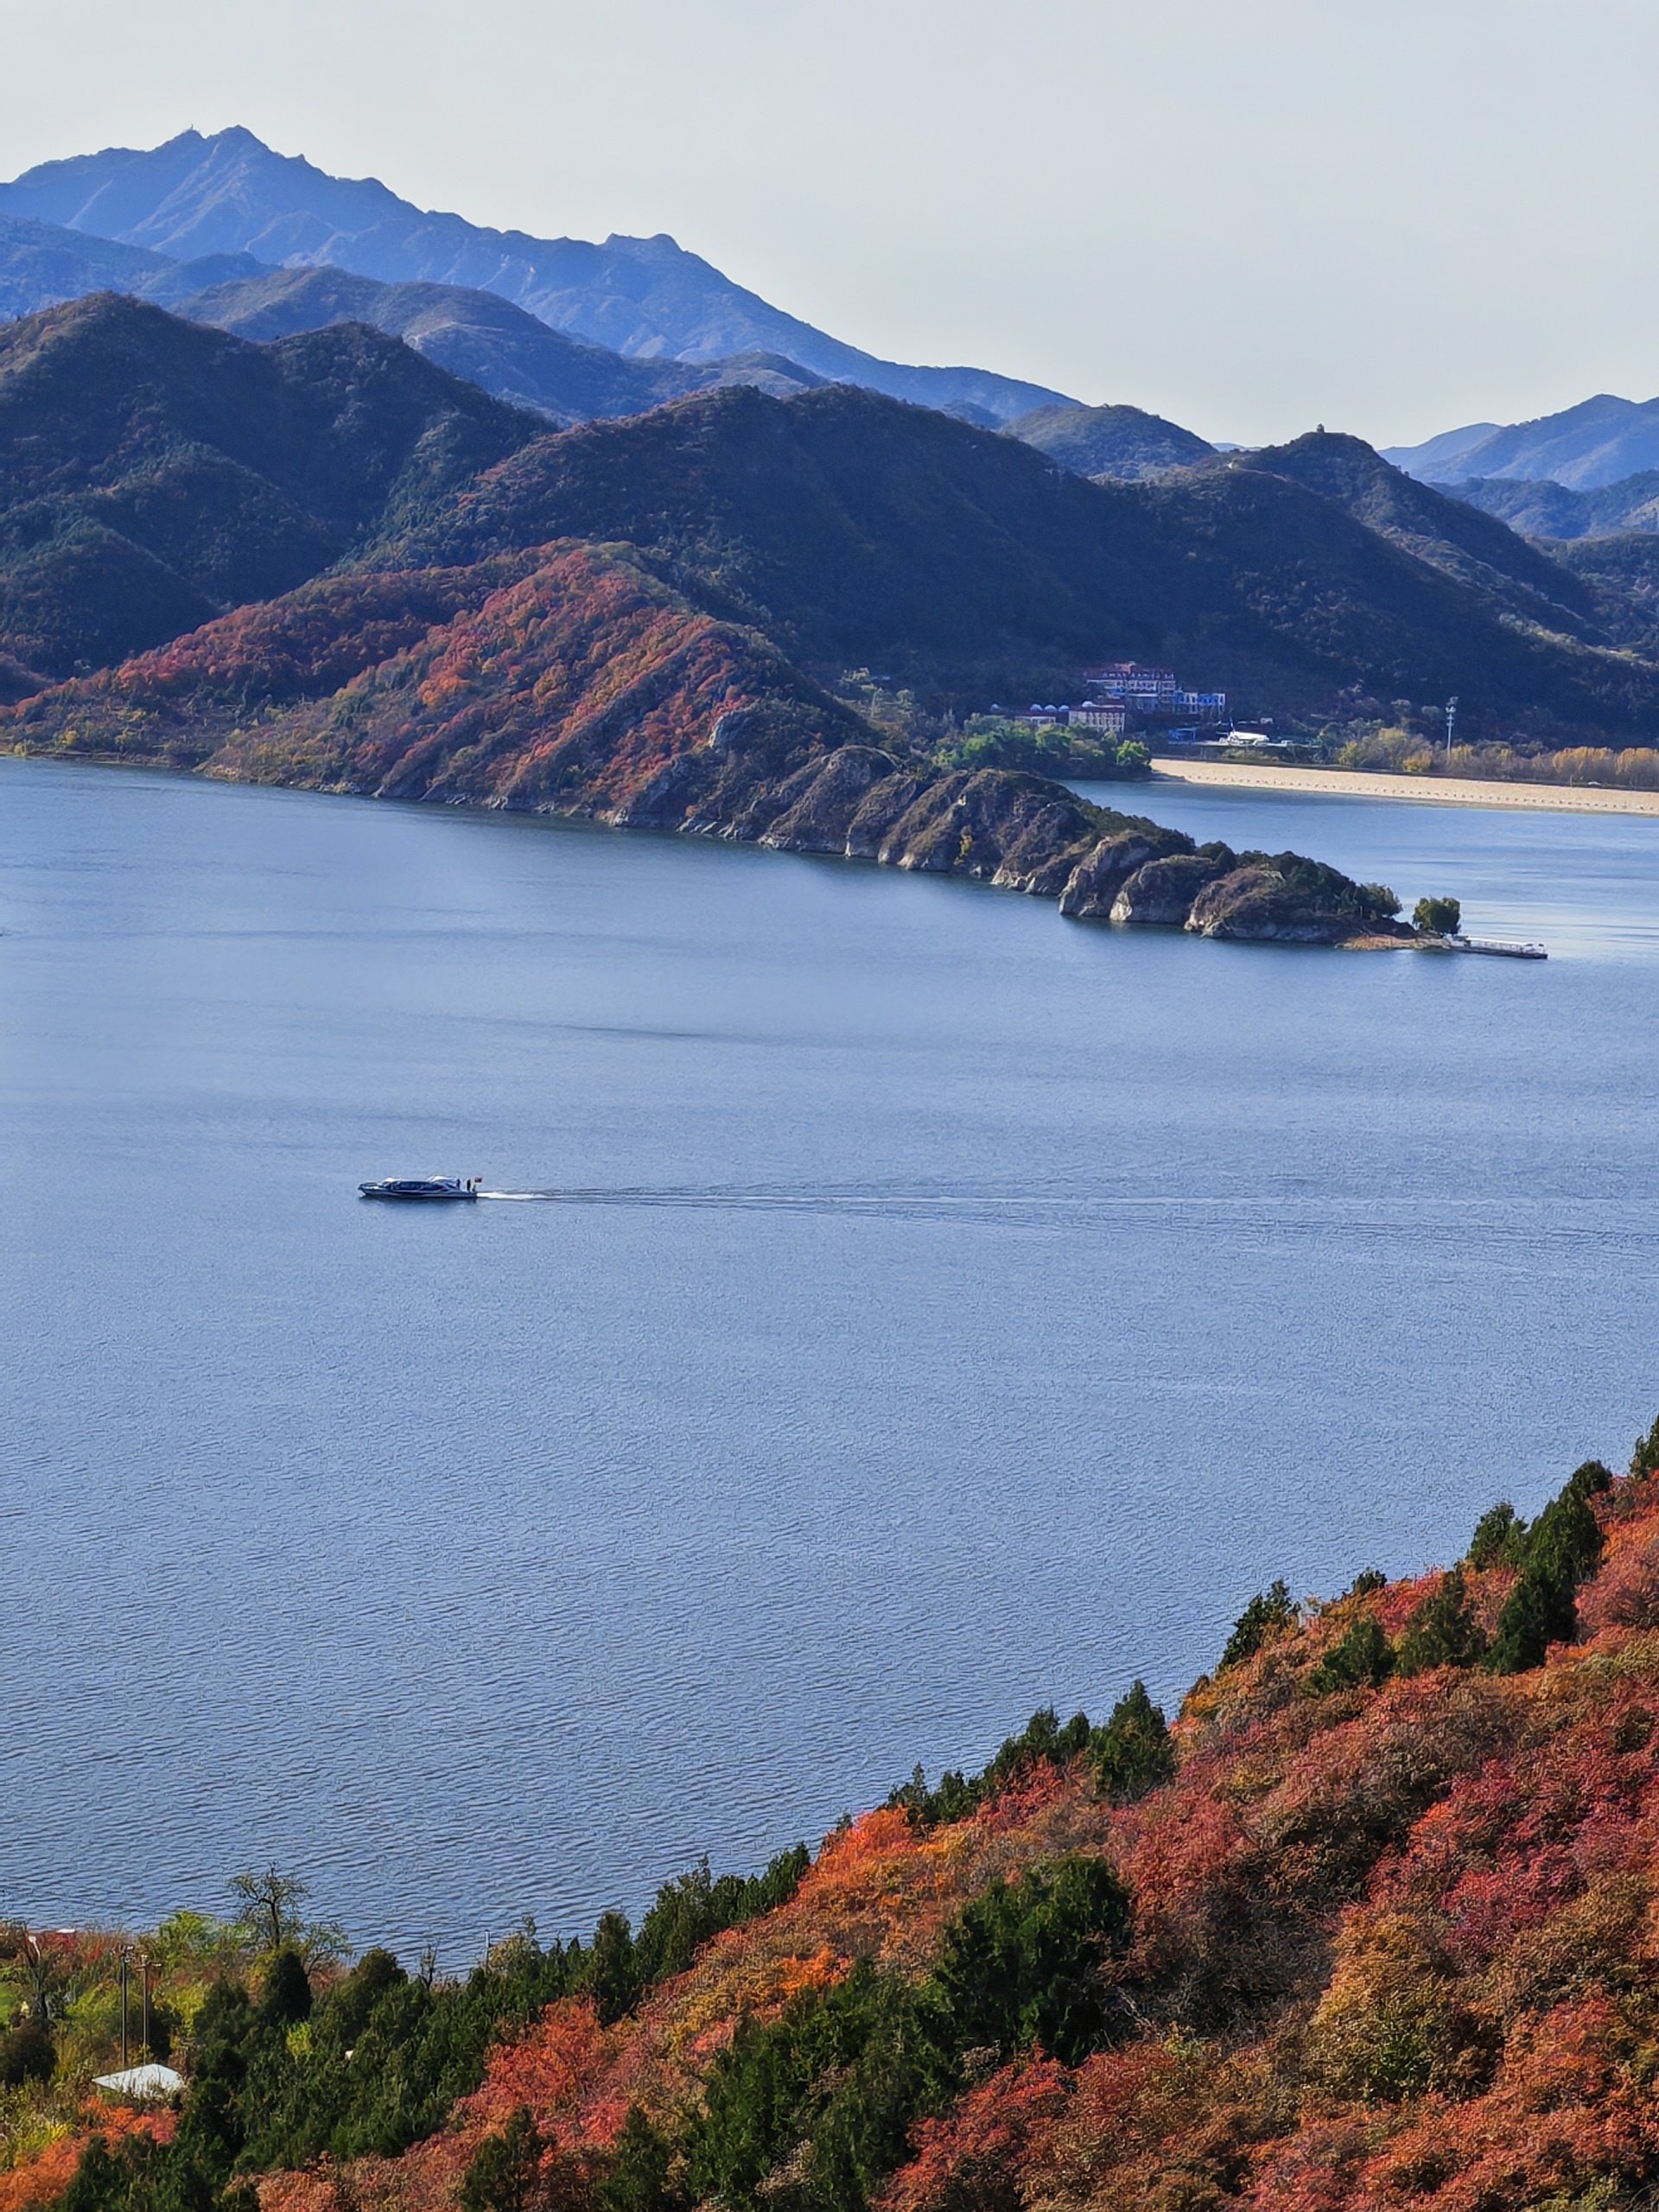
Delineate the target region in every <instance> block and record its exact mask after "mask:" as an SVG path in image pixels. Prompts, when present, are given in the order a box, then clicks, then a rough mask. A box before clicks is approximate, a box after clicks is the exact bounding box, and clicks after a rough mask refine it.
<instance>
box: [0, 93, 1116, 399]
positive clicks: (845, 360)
mask: <svg viewBox="0 0 1659 2212" xmlns="http://www.w3.org/2000/svg"><path fill="white" fill-rule="evenodd" d="M0 215H5V216H10V217H15V218H19V219H23V220H26V221H29V222H34V223H38V224H44V225H55V226H60V227H61V228H65V229H68V230H71V231H76V232H84V233H86V234H89V235H91V236H92V237H94V238H99V239H105V240H108V241H111V242H112V243H113V244H115V245H121V246H126V247H130V248H140V249H143V250H144V251H148V252H149V253H152V254H156V255H158V256H162V257H168V258H170V259H174V260H179V261H186V262H191V261H198V260H200V259H202V258H204V257H209V256H217V255H237V256H251V257H253V259H254V260H256V261H257V262H260V263H264V264H275V265H277V266H321V265H322V264H329V265H332V266H333V267H334V268H337V269H341V270H349V271H352V272H353V273H355V274H357V275H359V276H364V277H377V278H378V279H380V280H381V281H382V282H383V283H392V284H409V283H428V284H442V285H448V286H458V287H462V288H465V289H472V290H476V291H484V292H490V293H493V294H495V295H497V296H499V297H500V298H502V299H505V300H508V301H511V302H512V303H513V304H514V305H515V306H517V307H519V308H524V309H525V310H526V311H527V312H528V313H530V314H531V315H535V316H536V317H537V319H538V320H539V321H542V322H544V323H546V324H548V325H550V327H552V328H554V329H555V330H558V331H562V332H564V333H565V334H568V335H570V336H573V337H576V338H582V339H586V340H588V341H589V342H590V343H593V344H596V345H600V346H608V347H610V348H611V349H613V351H614V352H616V353H620V354H622V355H624V356H625V357H626V358H628V359H636V360H680V361H686V362H707V361H713V360H715V359H723V358H726V357H729V356H731V355H734V354H752V353H765V354H769V355H772V356H782V357H783V358H784V359H786V360H788V361H791V362H795V363H798V364H799V365H800V366H801V367H803V368H804V369H806V370H808V371H810V372H811V373H812V375H813V376H814V377H819V378H829V379H830V380H833V381H835V382H838V383H849V384H857V385H865V386H867V387H868V389H870V390H872V391H881V392H885V393H887V395H888V396H889V397H893V398H896V399H907V400H912V401H914V402H917V403H918V404H921V405H924V406H928V407H935V408H938V409H941V410H944V412H946V413H949V414H954V415H957V416H962V417H963V418H964V419H965V420H968V421H970V422H976V423H981V424H982V425H985V426H1000V425H1001V424H1002V423H1007V422H1010V421H1012V420H1013V419H1014V418H1015V417H1016V416H1020V415H1024V414H1027V413H1029V412H1030V411H1031V410H1033V409H1034V408H1038V407H1043V406H1054V405H1061V406H1064V405H1068V404H1071V405H1075V404H1077V403H1076V402H1074V401H1069V400H1068V399H1067V397H1066V395H1065V394H1064V393H1061V392H1055V391H1048V390H1047V389H1046V387H1044V386H1042V385H1033V384H1026V383H1022V382H1020V380H1018V379H1017V378H1010V377H1002V376H998V375H996V374H995V373H994V372H991V371H989V370H984V369H976V368H966V367H946V368H930V367H916V366H912V365H908V364H906V363H902V362H894V361H886V360H882V359H879V358H878V357H877V356H876V355H874V354H872V353H865V352H863V351H862V350H861V348H859V347H857V346H849V345H847V344H845V343H843V342H842V340H839V339H836V338H832V337H830V336H829V335H828V334H826V333H825V332H823V331H821V330H817V329H815V328H814V327H813V326H812V325H811V324H810V323H807V322H804V321H801V320H800V319H799V318H798V317H797V316H795V315H788V314H786V313H785V312H784V311H783V310H782V309H781V308H774V307H772V305H771V304H770V303H769V302H766V300H763V299H761V298H760V296H759V295H758V294H756V293H754V292H751V291H748V290H747V289H745V288H744V287H743V286H742V285H740V284H737V283H734V282H733V281H732V280H731V279H730V278H729V277H726V276H724V275H722V274H721V271H720V270H717V269H716V268H715V267H714V266H713V265H712V264H710V263H709V262H707V261H705V260H703V259H702V257H701V256H700V255H697V254H695V253H690V252H688V251H686V250H685V249H684V248H683V247H682V246H680V245H677V243H676V241H675V240H674V239H673V238H670V237H668V236H667V235H666V234H665V233H664V234H659V235H658V236H657V237H655V238H623V237H617V236H613V237H611V238H606V239H605V240H604V241H603V242H602V243H600V244H594V243H592V242H589V241H586V240H583V239H579V238H532V237H531V236H530V235H529V234H528V233H527V232H523V231H499V230H493V229H490V228H488V227H486V226H482V225H480V224H475V223H469V222H467V221H466V220H465V219H463V218H462V217H461V216H459V215H453V214H444V213H429V212H427V211H425V210H423V209H421V208H418V207H415V206H413V205H412V204H411V203H410V201H408V200H402V199H399V198H398V196H397V194H396V193H394V192H392V191H391V190H390V189H389V188H387V187H386V186H385V185H384V184H381V183H379V182H378V181H376V180H375V179H373V178H344V177H335V176H330V175H327V172H326V171H324V170H322V169H320V168H317V167H315V164H314V163H312V162H308V161H306V160H304V159H302V158H301V157H300V156H292V155H284V154H278V153H276V152H274V151H273V150H272V149H271V148H270V147H269V146H267V145H265V144H264V143H263V142H262V141H261V140H260V139H258V138H257V137H255V136H254V134H253V133H252V132H251V130H244V129H240V128H236V129H232V130H221V131H218V132H216V133H214V134H213V136H212V137H204V136H203V135H202V134H201V133H200V131H197V130H187V131H183V132H181V134H180V135H179V136H178V137H175V138H172V139H169V140H168V142H167V143H165V144H164V145H162V146H157V147H152V148H149V149H136V148H125V147H123V148H111V149H106V150H105V151H104V152H102V153H97V154H83V155H78V156H73V157H71V158H69V159H67V160H64V161H56V162H43V163H41V165H40V166H39V167H37V168H32V169H29V170H28V171H27V172H26V173H25V174H24V175H22V176H20V177H18V178H16V180H14V181H12V182H11V183H10V184H7V185H0Z"/></svg>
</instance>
